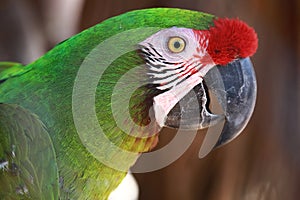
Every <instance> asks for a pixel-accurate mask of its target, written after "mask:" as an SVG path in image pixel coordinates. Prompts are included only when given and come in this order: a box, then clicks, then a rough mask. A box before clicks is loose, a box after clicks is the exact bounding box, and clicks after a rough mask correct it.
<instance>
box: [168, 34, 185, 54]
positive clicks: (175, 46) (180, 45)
mask: <svg viewBox="0 0 300 200" xmlns="http://www.w3.org/2000/svg"><path fill="white" fill-rule="evenodd" d="M185 46H186V44H185V40H184V39H182V38H181V37H171V38H170V39H169V41H168V48H169V50H170V51H171V52H172V53H180V52H182V51H183V50H184V49H185Z"/></svg>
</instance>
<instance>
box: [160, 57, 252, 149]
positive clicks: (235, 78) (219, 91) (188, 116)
mask: <svg viewBox="0 0 300 200" xmlns="http://www.w3.org/2000/svg"><path fill="white" fill-rule="evenodd" d="M256 93H257V86H256V78H255V72H254V69H253V66H252V63H251V61H250V59H249V58H245V59H238V60H236V61H234V62H231V63H230V64H228V65H226V66H216V67H213V68H212V69H211V70H210V71H209V72H208V73H207V74H206V75H205V76H204V82H202V83H201V84H199V85H197V86H196V87H194V89H193V90H191V91H190V92H189V93H188V94H187V95H186V96H185V97H184V98H182V99H181V100H180V101H179V102H178V103H177V104H176V105H175V106H174V108H173V109H172V110H171V111H170V112H169V114H168V116H167V118H166V121H165V125H166V126H167V127H173V128H181V129H194V130H195V129H203V128H208V127H211V126H214V125H216V124H219V123H221V122H224V120H225V123H224V126H223V129H222V132H221V134H220V136H219V138H218V139H217V141H216V143H215V146H214V147H218V146H221V145H223V144H226V143H228V142H230V141H231V140H233V139H234V138H235V137H237V136H238V135H239V134H240V133H241V132H242V130H243V129H244V128H245V126H246V125H247V123H248V122H249V119H250V117H251V115H252V112H253V110H254V106H255V102H256ZM212 95H214V96H215V97H216V99H217V102H218V104H219V105H220V107H221V108H222V114H213V113H212V112H211V111H210V109H209V108H211V107H212V105H211V104H212V102H211V98H210V97H211V96H212Z"/></svg>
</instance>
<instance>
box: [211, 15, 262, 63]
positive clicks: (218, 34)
mask: <svg viewBox="0 0 300 200" xmlns="http://www.w3.org/2000/svg"><path fill="white" fill-rule="evenodd" d="M214 24H215V26H212V27H210V28H209V31H208V32H209V44H208V47H207V51H208V53H209V55H210V56H211V57H212V59H213V61H214V63H215V64H219V65H226V64H228V63H229V62H231V61H233V60H234V59H237V58H246V57H249V56H252V55H253V54H254V53H255V52H256V50H257V46H258V39H257V35H256V33H255V31H254V29H253V28H251V27H250V26H248V25H247V24H246V23H245V22H242V21H241V20H239V19H227V18H224V19H221V18H219V19H216V20H214Z"/></svg>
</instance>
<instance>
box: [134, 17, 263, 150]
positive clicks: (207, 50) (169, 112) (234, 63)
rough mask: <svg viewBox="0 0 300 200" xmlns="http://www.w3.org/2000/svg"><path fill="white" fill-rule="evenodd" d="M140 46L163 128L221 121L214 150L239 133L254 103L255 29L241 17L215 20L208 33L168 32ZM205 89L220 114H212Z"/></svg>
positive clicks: (170, 30)
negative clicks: (215, 100)
mask: <svg viewBox="0 0 300 200" xmlns="http://www.w3.org/2000/svg"><path fill="white" fill-rule="evenodd" d="M139 45H140V52H141V56H142V58H143V59H144V61H145V63H146V68H147V75H148V79H149V82H150V83H151V84H152V88H153V89H154V90H156V96H154V97H153V106H154V108H153V109H154V113H155V118H156V120H157V123H158V124H159V125H160V126H161V127H164V126H166V127H173V128H179V127H180V128H183V129H202V128H207V127H210V126H212V125H215V124H217V123H218V122H220V121H221V120H225V124H224V127H223V130H222V133H221V135H220V138H219V139H218V141H217V143H216V145H215V147H218V146H220V145H222V144H225V143H228V142H229V141H231V140H232V139H233V138H235V137H236V136H238V135H239V133H240V132H241V131H242V130H243V128H244V127H245V125H246V124H247V123H248V121H249V118H250V116H251V114H252V112H253V108H254V104H255V100H256V80H255V74H254V71H253V68H252V64H251V61H250V59H249V57H250V56H252V55H253V54H254V53H255V52H256V49H257V46H258V39H257V35H256V33H255V31H254V30H253V28H251V27H249V26H248V25H247V24H246V23H244V22H243V21H241V20H239V19H228V18H216V19H214V20H213V24H212V25H211V26H210V27H209V28H208V29H206V30H195V29H191V28H181V27H171V28H166V29H163V30H160V31H159V32H157V33H155V34H153V35H151V36H150V37H148V38H147V39H145V40H144V41H142V42H141V43H140V44H139ZM209 91H210V92H211V93H213V94H214V95H215V96H216V97H217V99H218V102H219V104H220V105H221V107H222V109H223V112H224V113H223V114H213V113H211V111H210V102H211V101H210V95H209Z"/></svg>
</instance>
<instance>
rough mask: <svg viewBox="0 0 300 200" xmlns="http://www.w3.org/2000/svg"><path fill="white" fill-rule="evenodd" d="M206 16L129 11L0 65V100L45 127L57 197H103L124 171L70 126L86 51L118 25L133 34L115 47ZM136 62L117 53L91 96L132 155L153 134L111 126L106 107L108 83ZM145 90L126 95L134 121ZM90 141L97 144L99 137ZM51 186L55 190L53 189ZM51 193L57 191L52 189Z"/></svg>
mask: <svg viewBox="0 0 300 200" xmlns="http://www.w3.org/2000/svg"><path fill="white" fill-rule="evenodd" d="M212 19H213V16H212V15H208V14H203V13H200V12H195V11H188V10H181V9H168V8H157V9H146V10H137V11H132V12H129V13H125V14H123V15H120V16H117V17H113V18H110V19H108V20H106V21H104V22H102V23H100V24H98V25H96V26H94V27H91V28H89V29H87V30H85V31H83V32H81V33H79V34H78V35H75V36H73V37H71V38H70V39H68V40H66V41H64V42H62V43H60V44H58V45H57V46H55V47H54V48H53V49H52V50H50V51H49V52H48V53H46V54H45V55H44V56H42V57H41V58H39V59H38V60H36V61H35V62H33V63H30V64H28V65H26V66H24V67H22V66H21V65H13V66H12V68H8V69H6V70H2V71H1V70H0V83H1V84H0V102H2V103H7V104H15V105H18V106H20V107H22V109H24V110H28V111H30V112H31V113H32V115H34V116H38V118H39V120H41V122H42V123H43V124H44V125H45V127H46V129H47V132H48V133H49V136H50V138H51V142H52V143H51V145H53V147H54V151H55V155H56V159H54V160H53V162H57V167H58V173H59V179H60V192H59V195H60V198H61V199H106V198H107V196H108V194H109V193H110V192H111V191H112V190H113V189H114V188H115V187H116V186H117V185H118V184H119V182H120V181H121V180H122V178H123V177H124V172H120V171H118V170H115V169H112V168H110V167H107V166H105V165H104V164H102V163H101V162H99V161H98V160H97V159H96V158H95V157H94V156H93V155H92V154H91V153H90V152H89V151H88V150H87V149H86V147H85V146H84V145H83V144H82V142H81V140H80V138H79V136H78V134H77V131H76V129H75V126H74V121H73V115H72V92H73V86H74V81H75V78H76V75H77V73H78V70H79V67H80V66H81V65H82V63H83V62H84V61H85V59H86V58H87V57H89V56H90V55H91V54H90V53H91V51H92V50H93V49H95V48H96V47H97V45H99V44H101V43H102V42H103V41H105V40H106V39H108V38H110V37H112V36H114V35H116V34H118V33H123V32H124V31H128V30H132V31H133V32H132V33H133V34H131V37H130V36H128V37H127V38H121V40H120V41H119V43H120V46H116V48H123V47H124V48H125V46H122V45H121V44H122V43H123V42H124V41H125V40H126V41H129V42H131V43H134V44H138V42H141V41H143V40H144V39H145V38H147V37H148V36H150V35H152V34H153V33H155V32H156V31H158V30H160V29H163V28H168V27H173V26H177V27H186V28H193V29H199V30H200V29H207V28H208V26H209V25H211V24H212ZM143 27H152V29H151V30H152V31H146V32H145V31H144V32H140V31H137V32H136V34H134V29H136V28H143ZM149 30H150V29H149ZM106 53H107V55H108V56H114V55H113V54H114V50H113V49H107V50H106ZM89 59H90V60H91V64H94V65H95V66H98V67H99V68H101V67H104V66H102V65H103V64H105V60H99V59H98V58H96V57H89ZM142 63H143V61H142V59H141V58H140V57H139V56H138V54H137V52H136V51H131V52H128V53H126V54H124V55H122V56H120V57H119V58H117V59H116V60H115V61H114V62H113V63H111V64H110V65H109V66H108V67H107V68H106V70H105V71H104V74H103V75H102V77H101V80H100V81H99V83H98V86H97V89H96V97H95V98H96V99H95V106H96V113H97V117H98V119H99V123H100V125H101V127H102V129H103V131H104V132H105V134H106V135H107V137H108V138H109V139H110V140H111V141H112V142H113V143H114V144H116V145H117V146H120V147H121V148H124V149H126V150H130V151H133V152H137V154H136V156H137V157H138V153H139V152H144V151H148V150H149V149H150V148H151V147H153V145H154V144H155V142H156V140H157V138H156V137H157V135H154V136H152V137H150V138H148V139H137V138H135V137H132V136H128V135H127V134H126V133H124V132H123V131H122V130H121V129H120V128H118V127H117V125H116V122H115V121H114V118H113V115H112V111H111V109H110V108H111V95H112V93H113V88H114V86H115V85H116V83H117V82H118V80H119V79H120V77H122V75H124V74H125V73H126V72H127V71H128V70H130V69H132V68H133V67H136V66H137V65H139V64H142ZM4 66H7V65H6V64H3V67H2V69H3V68H6V67H4ZM0 67H1V65H0ZM96 69H97V68H96ZM137 73H139V75H140V76H141V77H143V76H144V75H145V74H143V71H141V72H137ZM87 84H88V83H87ZM126 84H127V85H126V87H124V89H125V90H126V88H127V89H128V90H129V89H130V88H131V87H133V86H134V85H135V84H136V83H135V82H134V81H133V82H132V83H131V82H128V83H126ZM145 94H146V91H144V90H143V88H140V89H139V90H138V91H136V94H135V95H134V96H133V97H132V99H131V101H130V105H131V112H132V113H131V114H132V115H136V120H135V121H136V123H138V124H142V125H143V124H144V123H145V122H144V121H143V120H144V119H143V116H144V115H143V112H142V110H143V109H144V108H143V102H144V101H145V98H146V96H145ZM136 105H140V106H139V107H137V106H136ZM86 117H89V116H86ZM1 130H2V127H1ZM150 134H153V133H150ZM95 143H97V144H101V141H95ZM3 145H4V144H1V146H2V148H5V150H6V151H8V150H7V148H9V147H7V146H5V147H4V146H3ZM0 150H1V148H0ZM98 150H99V151H104V152H105V151H107V150H106V149H101V145H100V146H99V149H98ZM106 153H107V156H108V157H110V156H115V155H111V152H106ZM0 155H1V152H0ZM2 155H3V154H2ZM0 159H1V158H0ZM40 162H43V160H41V161H40ZM120 162H124V165H126V166H127V165H128V167H129V166H130V165H132V164H133V163H132V162H133V161H132V160H131V161H127V160H126V158H123V159H121V160H120ZM54 164H55V163H54ZM1 176H2V174H0V177H1ZM53 176H54V175H53ZM52 179H55V178H54V177H53V178H52ZM0 180H1V179H0ZM0 184H2V183H0ZM56 184H58V183H56ZM1 190H2V189H1ZM53 192H57V191H56V190H55V189H53ZM57 196H58V192H57V194H53V195H52V197H57ZM49 199H50V197H49Z"/></svg>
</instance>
